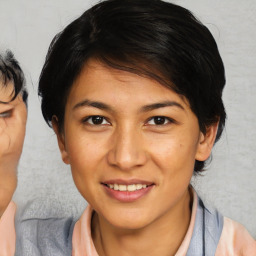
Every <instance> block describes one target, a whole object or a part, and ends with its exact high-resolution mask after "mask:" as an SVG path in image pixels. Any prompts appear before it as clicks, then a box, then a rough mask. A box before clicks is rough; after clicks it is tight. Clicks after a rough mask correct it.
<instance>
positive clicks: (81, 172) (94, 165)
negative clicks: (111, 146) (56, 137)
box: [66, 132, 105, 178]
mask: <svg viewBox="0 0 256 256" xmlns="http://www.w3.org/2000/svg"><path fill="white" fill-rule="evenodd" d="M70 134H71V135H73V134H74V133H72V132H71V133H70ZM66 147H67V148H66V150H67V152H68V156H69V162H70V166H71V169H72V172H73V174H74V175H76V176H80V177H85V176H89V175H90V176H91V175H94V174H96V173H97V171H96V170H97V169H98V168H99V167H98V166H99V165H100V163H101V161H102V159H103V158H104V155H105V153H104V152H105V151H104V148H105V147H104V142H102V140H100V138H98V139H97V137H93V136H89V135H88V134H85V135H83V134H81V135H78V136H70V137H68V138H66ZM74 178H75V177H74Z"/></svg>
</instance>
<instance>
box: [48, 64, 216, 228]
mask: <svg viewBox="0 0 256 256" xmlns="http://www.w3.org/2000/svg"><path fill="white" fill-rule="evenodd" d="M53 126H54V129H55V132H56V133H57V134H58V142H59V147H60V150H61V154H62V159H63V161H64V162H65V163H67V164H70V165H71V169H72V175H73V178H74V181H75V184H76V186H77V188H78V190H79V191H80V193H81V194H82V196H83V197H84V198H85V199H86V200H87V201H88V202H89V203H90V204H91V206H92V207H93V208H94V209H95V210H96V212H97V213H98V216H99V217H100V218H102V219H104V220H105V221H107V223H109V224H110V225H112V226H114V227H118V228H127V229H138V228H143V227H146V226H148V225H150V224H152V223H154V222H155V221H156V220H158V219H159V218H161V217H163V216H167V215H168V214H170V215H171V213H173V212H175V211H176V210H177V209H179V210H183V209H184V202H185V198H186V197H187V196H188V186H189V182H190V179H191V176H192V174H193V168H194V163H195V159H197V160H200V161H204V160H206V159H207V158H208V156H209V154H210V151H211V148H212V145H213V142H214V138H215V133H216V126H213V127H211V128H209V129H208V130H207V133H206V134H205V135H204V134H202V133H201V132H200V130H199V125H198V120H197V117H196V116H195V115H194V113H193V112H192V111H191V109H190V107H189V104H188V102H187V100H186V99H184V98H182V97H181V96H179V95H178V94H176V93H175V92H173V91H172V90H170V89H168V88H166V87H164V86H162V85H160V84H159V83H158V82H156V81H154V80H150V79H148V78H145V77H141V76H138V75H136V74H132V73H128V72H124V71H119V70H114V69H111V68H109V67H106V66H104V65H103V64H101V63H99V62H97V61H96V60H90V61H89V62H88V63H87V64H86V66H85V67H84V69H83V70H82V72H81V74H80V76H79V77H78V78H77V80H76V81H75V82H74V84H73V86H72V88H71V91H70V93H69V95H68V99H67V103H66V108H65V119H64V127H63V128H64V129H63V132H61V133H59V131H60V129H58V127H57V122H53ZM128 190H129V191H128ZM176 212H177V211H176Z"/></svg>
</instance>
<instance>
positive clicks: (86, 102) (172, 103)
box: [72, 99, 184, 112]
mask: <svg viewBox="0 0 256 256" xmlns="http://www.w3.org/2000/svg"><path fill="white" fill-rule="evenodd" d="M81 107H94V108H98V109H101V110H105V111H109V112H113V111H114V110H113V109H112V108H111V107H110V106H109V105H107V104H105V103H103V102H98V101H91V100H87V99H86V100H83V101H81V102H79V103H77V104H76V105H75V106H74V107H73V108H72V109H73V111H74V110H76V109H78V108H81ZM165 107H178V108H180V109H182V110H184V107H183V106H182V105H181V104H180V103H178V102H176V101H163V102H158V103H153V104H149V105H145V106H143V107H141V108H140V110H139V112H149V111H152V110H155V109H159V108H165Z"/></svg>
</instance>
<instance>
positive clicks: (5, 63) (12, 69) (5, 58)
mask: <svg viewBox="0 0 256 256" xmlns="http://www.w3.org/2000/svg"><path fill="white" fill-rule="evenodd" d="M0 82H1V84H2V86H7V85H8V83H9V82H12V83H13V97H12V99H11V100H14V99H15V98H16V97H17V95H18V94H19V93H21V94H22V98H23V101H24V102H25V103H26V104H27V98H28V93H27V90H26V88H25V84H26V82H25V77H24V73H23V71H22V69H21V67H20V65H19V63H18V61H17V60H16V59H15V57H14V55H13V53H12V52H11V51H10V50H7V51H6V52H5V53H4V54H0ZM2 103H6V102H2Z"/></svg>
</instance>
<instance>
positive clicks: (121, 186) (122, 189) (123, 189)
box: [119, 185, 127, 191]
mask: <svg viewBox="0 0 256 256" xmlns="http://www.w3.org/2000/svg"><path fill="white" fill-rule="evenodd" d="M126 190H127V186H126V185H119V191H126Z"/></svg>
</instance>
